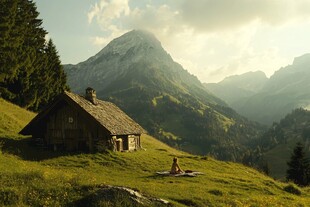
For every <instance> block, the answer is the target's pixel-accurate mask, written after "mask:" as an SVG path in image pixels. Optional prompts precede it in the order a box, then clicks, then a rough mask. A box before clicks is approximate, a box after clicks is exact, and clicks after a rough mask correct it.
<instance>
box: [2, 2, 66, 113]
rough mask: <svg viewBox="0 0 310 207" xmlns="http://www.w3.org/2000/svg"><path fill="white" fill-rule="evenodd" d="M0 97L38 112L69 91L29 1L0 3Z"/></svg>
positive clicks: (50, 42)
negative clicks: (59, 95) (66, 90)
mask: <svg viewBox="0 0 310 207" xmlns="http://www.w3.org/2000/svg"><path fill="white" fill-rule="evenodd" d="M0 5H1V7H0V97H2V98H4V99H7V100H9V101H11V102H13V103H15V104H17V105H19V106H22V107H24V108H27V109H30V110H33V111H38V110H40V109H41V108H42V107H43V106H45V105H46V104H47V103H48V102H49V101H51V100H52V99H53V98H54V97H55V96H56V95H58V94H59V93H61V92H63V91H64V90H65V89H68V87H67V85H66V75H65V73H64V70H63V67H62V65H61V61H60V59H59V55H58V51H57V49H56V47H55V45H54V43H53V41H52V40H51V39H49V40H48V41H47V40H46V38H45V37H46V35H47V31H46V30H45V29H44V28H43V27H42V20H41V19H39V18H38V16H39V12H38V11H37V7H36V5H35V3H34V2H33V1H32V0H0Z"/></svg>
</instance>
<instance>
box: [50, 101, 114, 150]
mask: <svg viewBox="0 0 310 207" xmlns="http://www.w3.org/2000/svg"><path fill="white" fill-rule="evenodd" d="M109 138H110V135H109V133H108V131H107V130H106V129H104V128H103V127H102V126H99V124H97V123H96V122H95V121H94V120H91V119H90V118H88V117H87V116H85V115H83V112H81V111H79V110H78V109H76V108H73V107H70V106H69V105H68V104H66V103H64V104H62V105H61V106H60V107H59V108H58V109H57V110H54V112H53V113H51V114H50V115H49V118H48V120H47V129H46V135H45V141H46V143H47V144H48V145H52V146H53V147H55V150H60V149H59V148H64V149H65V150H68V151H74V150H89V151H93V150H95V145H96V143H97V142H98V141H99V140H101V141H103V140H105V142H106V144H107V141H108V139H109Z"/></svg>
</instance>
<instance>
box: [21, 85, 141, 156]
mask: <svg viewBox="0 0 310 207" xmlns="http://www.w3.org/2000/svg"><path fill="white" fill-rule="evenodd" d="M142 133H145V130H144V129H143V128H142V127H141V126H140V125H139V124H137V123H136V122H135V121H134V120H133V119H131V118H130V117H129V116H128V115H127V114H125V113H124V112H123V111H122V110H121V109H120V108H118V107H117V106H116V105H114V104H113V103H110V102H106V101H102V100H99V99H97V98H96V92H95V90H93V89H92V88H87V89H86V94H85V96H84V97H83V96H80V95H77V94H74V93H70V92H67V91H66V92H64V93H63V94H61V95H59V96H58V97H57V98H56V99H55V100H54V101H53V102H52V103H50V104H49V106H48V107H46V108H45V109H44V110H43V111H42V112H41V113H39V114H38V115H37V116H36V117H35V118H34V119H33V120H32V121H31V122H30V123H29V124H28V125H27V126H25V128H23V129H22V130H21V131H20V134H23V135H32V137H33V138H34V139H35V140H39V141H41V143H42V145H44V146H46V147H49V148H52V149H54V150H67V151H77V150H81V151H90V152H93V151H101V150H104V149H110V150H114V151H126V150H128V151H132V150H137V149H140V148H141V141H140V136H141V134H142Z"/></svg>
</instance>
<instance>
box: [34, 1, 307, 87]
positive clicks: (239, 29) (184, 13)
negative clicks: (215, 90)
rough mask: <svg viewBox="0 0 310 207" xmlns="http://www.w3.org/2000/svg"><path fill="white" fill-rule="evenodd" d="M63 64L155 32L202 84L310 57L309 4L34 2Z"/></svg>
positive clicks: (74, 61) (80, 59)
mask: <svg viewBox="0 0 310 207" xmlns="http://www.w3.org/2000/svg"><path fill="white" fill-rule="evenodd" d="M35 2H36V4H37V7H38V11H39V12H40V14H41V15H40V18H42V19H43V27H44V28H45V29H46V30H47V31H48V32H49V37H50V38H52V39H53V40H54V43H55V44H56V47H57V49H58V50H59V55H60V57H61V60H62V62H63V63H72V64H76V63H79V62H81V61H84V60H86V59H87V58H89V57H90V56H93V55H95V54H96V53H97V52H98V51H100V50H101V49H102V48H103V47H104V46H105V45H106V44H107V43H109V41H111V40H112V39H114V38H115V37H118V36H120V35H122V34H124V33H125V32H127V31H130V30H132V29H145V30H149V31H151V32H153V33H154V34H155V36H156V37H157V38H158V39H159V40H160V41H161V43H162V45H163V47H164V48H165V50H166V51H167V52H168V53H170V54H171V56H172V58H173V59H174V60H175V61H176V62H178V63H180V64H181V65H182V66H183V67H184V68H185V69H187V70H188V71H189V72H190V73H192V74H194V75H196V76H197V77H198V78H199V79H200V80H201V81H202V82H218V81H220V80H222V79H223V78H224V77H226V76H229V75H234V74H242V73H244V72H247V71H257V70H262V71H264V72H265V73H266V75H267V76H270V75H272V74H273V72H274V71H275V70H278V69H279V68H280V67H284V66H286V65H288V64H291V63H292V61H293V59H294V57H297V56H301V55H303V54H305V53H310V0H52V1H51V0H35Z"/></svg>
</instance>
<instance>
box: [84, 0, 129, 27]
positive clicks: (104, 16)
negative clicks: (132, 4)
mask: <svg viewBox="0 0 310 207" xmlns="http://www.w3.org/2000/svg"><path fill="white" fill-rule="evenodd" d="M129 13H130V8H129V5H128V0H101V1H100V2H99V3H96V4H95V5H93V6H91V9H90V11H89V12H88V23H92V22H93V21H94V20H95V21H96V22H97V23H98V24H99V26H100V27H101V28H102V30H105V31H110V30H112V31H113V29H114V28H115V27H114V26H113V25H114V24H116V23H117V22H116V21H115V20H117V19H119V18H121V17H122V16H127V15H128V14H129Z"/></svg>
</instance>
